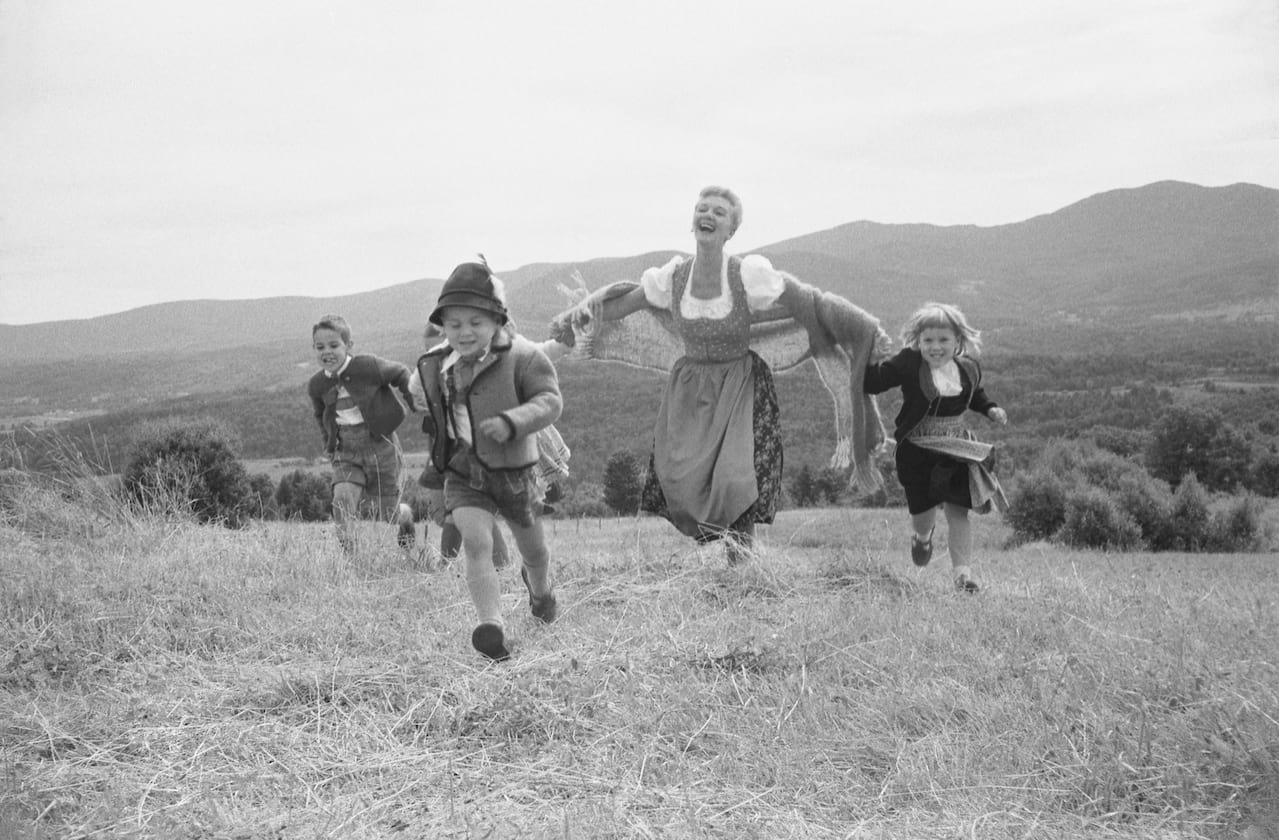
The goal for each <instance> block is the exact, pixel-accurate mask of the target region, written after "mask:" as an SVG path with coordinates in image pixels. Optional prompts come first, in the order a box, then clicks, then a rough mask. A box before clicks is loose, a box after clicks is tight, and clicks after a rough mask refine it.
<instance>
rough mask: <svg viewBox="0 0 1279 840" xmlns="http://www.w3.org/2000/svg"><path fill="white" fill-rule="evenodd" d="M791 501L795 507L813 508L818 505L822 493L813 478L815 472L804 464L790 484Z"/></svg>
mask: <svg viewBox="0 0 1279 840" xmlns="http://www.w3.org/2000/svg"><path fill="white" fill-rule="evenodd" d="M789 490H790V500H791V502H792V503H793V504H794V505H795V507H812V506H813V505H814V504H816V502H817V499H818V498H819V497H820V493H819V492H818V490H817V485H816V482H815V480H814V478H813V470H812V468H810V467H809V466H808V464H804V465H803V466H802V467H800V468H799V472H798V473H796V474H795V477H794V478H792V479H791V482H790V487H789Z"/></svg>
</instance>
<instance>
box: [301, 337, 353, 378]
mask: <svg viewBox="0 0 1279 840" xmlns="http://www.w3.org/2000/svg"><path fill="white" fill-rule="evenodd" d="M311 346H312V347H313V348H314V349H315V358H316V360H317V361H318V362H319V363H320V367H322V368H324V369H325V370H326V371H328V372H329V373H337V372H338V371H339V370H340V369H341V368H342V365H343V364H345V363H346V357H347V356H349V355H351V345H349V344H347V343H346V340H345V339H343V338H342V334H341V333H339V332H338V331H337V330H331V329H329V328H327V327H317V328H316V329H315V330H314V331H313V332H312V333H311Z"/></svg>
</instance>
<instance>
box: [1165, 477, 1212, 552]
mask: <svg viewBox="0 0 1279 840" xmlns="http://www.w3.org/2000/svg"><path fill="white" fill-rule="evenodd" d="M1211 521H1212V515H1211V512H1210V510H1209V507H1208V493H1207V492H1206V491H1205V490H1204V489H1203V487H1202V486H1201V485H1200V484H1199V479H1198V478H1197V477H1196V476H1195V474H1194V473H1193V472H1191V473H1186V475H1185V477H1184V478H1183V479H1182V480H1181V484H1179V485H1177V491H1176V493H1174V494H1173V498H1172V513H1171V515H1170V516H1169V517H1168V530H1169V540H1168V547H1169V548H1170V549H1172V550H1174V551H1203V550H1205V549H1207V548H1208V546H1209V545H1210V543H1211V533H1210V530H1209V527H1210V523H1211Z"/></svg>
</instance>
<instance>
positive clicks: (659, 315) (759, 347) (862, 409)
mask: <svg viewBox="0 0 1279 840" xmlns="http://www.w3.org/2000/svg"><path fill="white" fill-rule="evenodd" d="M779 274H781V275H782V278H783V279H784V281H785V288H784V289H783V291H782V293H781V295H780V296H779V297H778V305H777V306H774V307H772V308H770V309H767V310H764V311H761V312H752V313H751V341H750V345H751V349H752V350H754V351H755V352H756V353H757V354H759V356H760V358H762V359H763V360H764V361H765V362H767V363H768V366H769V367H770V368H772V370H773V371H774V372H776V373H782V372H784V371H787V370H791V369H793V368H796V367H798V366H799V365H800V364H802V363H803V362H805V361H807V360H809V359H812V360H813V362H814V363H815V365H816V367H817V374H818V376H819V378H820V379H821V381H822V384H823V385H825V386H826V390H827V391H829V392H830V396H831V400H832V401H833V403H834V407H835V452H834V454H833V455H832V456H831V459H830V466H832V467H834V468H837V469H847V468H849V467H850V466H851V467H852V470H851V473H850V475H849V481H848V483H849V486H850V487H851V488H852V489H853V490H855V491H858V492H861V493H872V492H874V491H876V490H879V489H880V488H882V487H883V477H882V476H881V475H880V474H879V469H878V468H877V467H876V466H875V462H874V455H875V453H876V452H877V451H879V449H880V447H881V446H882V445H883V443H884V440H885V437H886V436H885V432H884V423H883V418H882V417H881V416H880V413H879V406H878V404H877V403H876V402H875V397H874V396H872V395H870V394H867V393H866V392H865V390H864V389H863V387H862V386H863V382H864V378H865V373H866V365H867V363H868V362H870V360H871V355H872V353H874V352H875V346H876V340H877V338H878V336H879V334H880V333H881V330H880V327H879V320H878V319H877V318H875V317H873V316H872V315H870V314H869V313H867V312H866V311H865V310H863V309H861V308H860V307H858V306H856V305H854V304H853V303H851V302H849V301H848V300H847V299H846V298H843V297H840V296H839V295H835V294H831V293H829V292H824V291H822V290H821V289H818V288H817V287H815V286H811V285H809V284H807V283H804V282H803V281H801V280H799V279H797V278H795V277H794V276H792V275H790V274H788V273H787V272H784V271H781V272H779ZM579 282H580V281H579ZM638 285H639V284H638V283H635V282H632V281H629V280H621V281H618V282H615V283H610V284H609V285H607V286H605V287H603V288H601V289H599V290H597V291H595V292H593V293H591V294H589V295H587V296H586V298H585V299H583V300H581V301H580V302H579V303H577V304H576V305H574V306H573V307H572V308H570V309H568V310H566V311H565V312H562V313H560V314H559V315H557V316H555V318H554V320H553V321H552V322H551V335H552V337H553V338H555V339H556V340H557V341H560V342H561V343H563V344H568V345H570V346H572V347H573V350H572V352H571V353H570V354H569V355H568V356H567V357H566V358H568V359H594V360H597V361H611V362H621V363H623V364H627V365H631V366H632V367H638V368H645V369H648V370H654V371H660V372H663V373H669V372H670V370H671V368H672V367H673V366H674V364H675V362H676V361H678V360H679V358H680V357H681V356H683V355H684V343H683V340H682V339H681V338H680V337H679V335H678V333H676V331H675V327H674V319H673V317H672V315H671V313H670V311H669V310H664V309H657V308H654V307H648V308H646V309H643V310H640V311H638V312H634V313H632V314H630V315H627V316H626V317H625V318H622V319H620V320H616V321H605V320H604V319H603V318H601V317H600V309H601V307H602V305H603V303H604V301H606V300H611V299H613V298H615V297H620V296H621V295H624V294H626V293H627V292H630V291H631V290H632V289H634V288H636V287H637V286H638ZM565 291H567V290H565ZM569 294H570V295H571V294H572V293H571V292H569Z"/></svg>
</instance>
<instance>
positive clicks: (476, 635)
mask: <svg viewBox="0 0 1279 840" xmlns="http://www.w3.org/2000/svg"><path fill="white" fill-rule="evenodd" d="M471 646H472V647H474V648H475V649H476V650H478V651H479V652H480V653H482V654H484V655H485V656H487V657H488V658H489V659H492V660H493V661H494V662H505V661H506V660H508V659H510V658H511V652H510V651H509V650H507V649H506V634H504V633H503V632H502V626H501V625H500V624H493V623H492V622H488V621H486V622H484V623H483V624H479V625H476V627H475V629H474V630H472V631H471Z"/></svg>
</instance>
